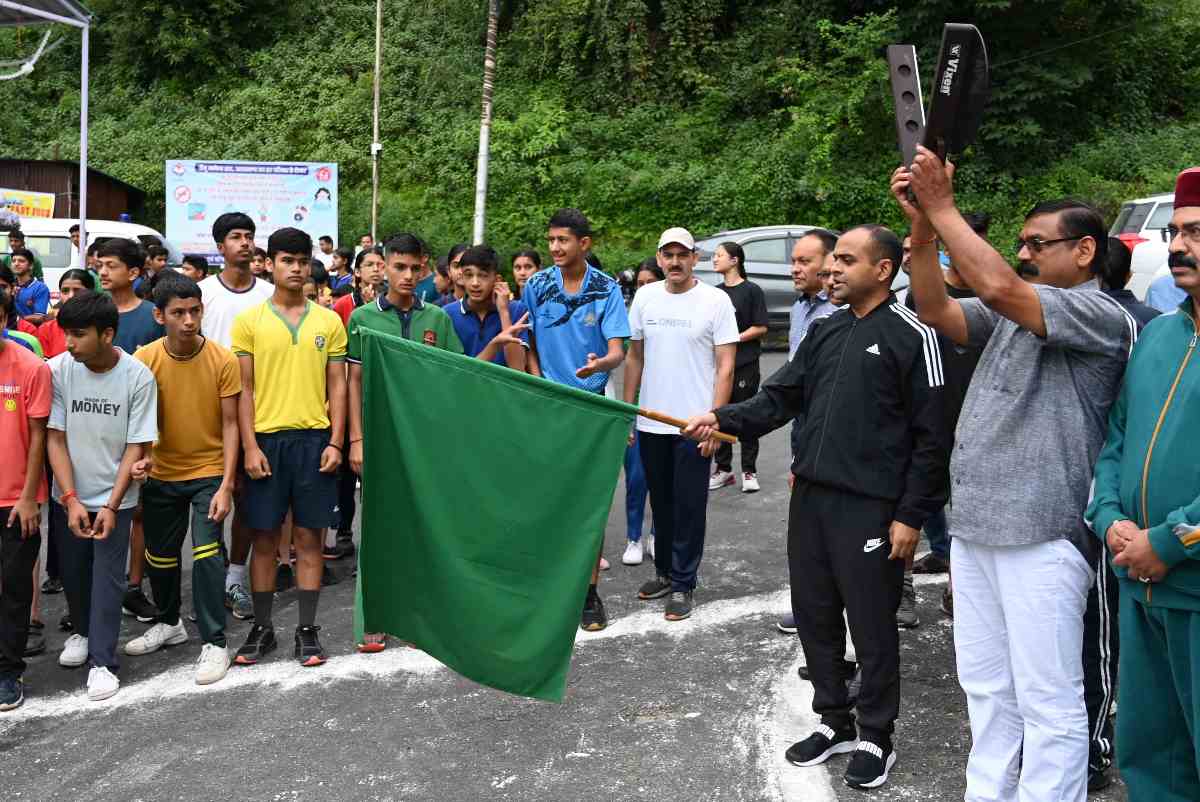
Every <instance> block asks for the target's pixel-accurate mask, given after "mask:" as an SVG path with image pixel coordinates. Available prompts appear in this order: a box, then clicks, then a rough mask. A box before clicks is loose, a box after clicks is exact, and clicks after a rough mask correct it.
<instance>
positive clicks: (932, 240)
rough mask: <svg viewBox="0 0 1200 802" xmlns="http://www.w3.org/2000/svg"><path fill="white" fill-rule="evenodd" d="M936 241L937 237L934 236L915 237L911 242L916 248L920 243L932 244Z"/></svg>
mask: <svg viewBox="0 0 1200 802" xmlns="http://www.w3.org/2000/svg"><path fill="white" fill-rule="evenodd" d="M935 242H937V237H932V238H930V239H914V240H913V241H912V242H911V243H910V244H911V245H912V247H914V248H915V247H917V246H918V245H932V244H933V243H935Z"/></svg>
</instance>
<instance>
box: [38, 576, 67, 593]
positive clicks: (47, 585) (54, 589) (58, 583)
mask: <svg viewBox="0 0 1200 802" xmlns="http://www.w3.org/2000/svg"><path fill="white" fill-rule="evenodd" d="M62 592H63V584H62V580H61V579H59V578H58V577H54V576H52V577H49V578H47V579H46V581H45V582H43V583H42V593H45V594H46V595H47V596H53V595H54V594H55V593H62Z"/></svg>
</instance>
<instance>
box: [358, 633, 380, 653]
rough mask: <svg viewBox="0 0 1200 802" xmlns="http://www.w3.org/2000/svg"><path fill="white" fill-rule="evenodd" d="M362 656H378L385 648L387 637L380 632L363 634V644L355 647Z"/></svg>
mask: <svg viewBox="0 0 1200 802" xmlns="http://www.w3.org/2000/svg"><path fill="white" fill-rule="evenodd" d="M355 648H356V649H357V650H358V651H359V652H360V653H362V654H379V653H380V652H382V651H383V650H384V649H386V648H387V635H385V634H383V633H382V632H367V633H365V634H363V642H362V643H360V644H358V645H357V646H356V647H355Z"/></svg>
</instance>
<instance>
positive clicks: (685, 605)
mask: <svg viewBox="0 0 1200 802" xmlns="http://www.w3.org/2000/svg"><path fill="white" fill-rule="evenodd" d="M691 614H692V591H690V590H686V591H678V590H677V591H674V592H672V593H671V598H669V599H667V609H666V611H665V612H664V613H663V618H665V619H667V620H668V621H682V620H683V619H685V618H687V617H688V616H690V615H691Z"/></svg>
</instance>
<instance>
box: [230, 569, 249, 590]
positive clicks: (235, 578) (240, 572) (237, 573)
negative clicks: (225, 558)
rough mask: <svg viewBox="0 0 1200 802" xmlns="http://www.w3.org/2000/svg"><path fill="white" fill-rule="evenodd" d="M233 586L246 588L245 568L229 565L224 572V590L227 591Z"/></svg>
mask: <svg viewBox="0 0 1200 802" xmlns="http://www.w3.org/2000/svg"><path fill="white" fill-rule="evenodd" d="M234 585H241V586H242V587H246V566H244V565H237V564H235V563H230V564H229V568H228V569H227V570H226V571H225V590H229V589H230V588H231V587H233V586H234Z"/></svg>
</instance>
